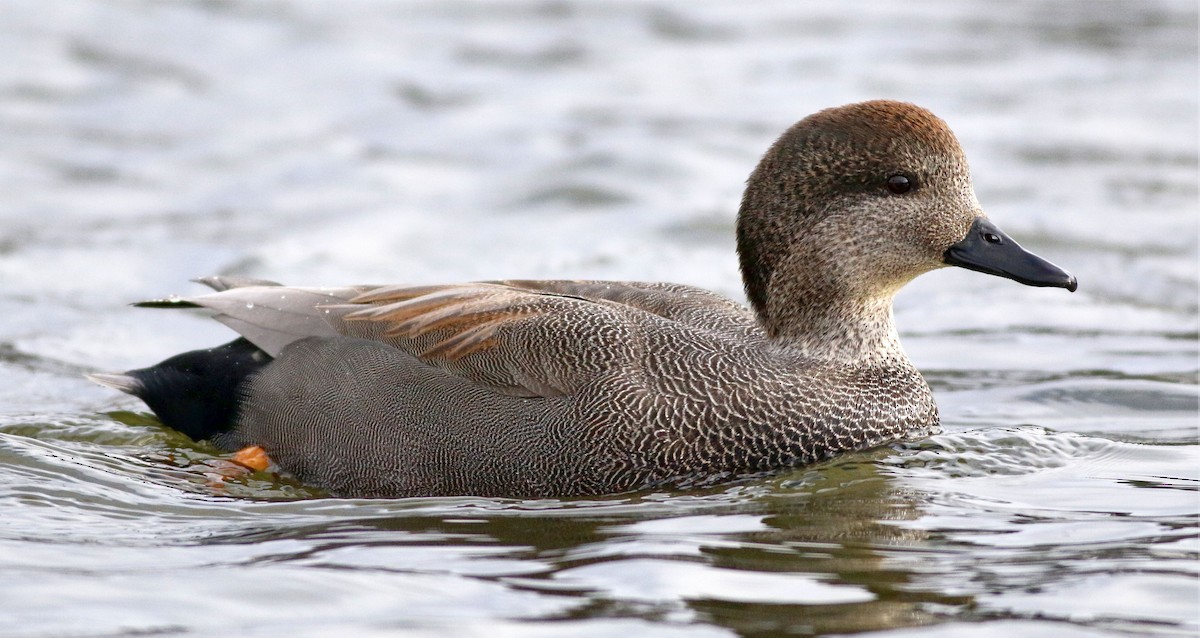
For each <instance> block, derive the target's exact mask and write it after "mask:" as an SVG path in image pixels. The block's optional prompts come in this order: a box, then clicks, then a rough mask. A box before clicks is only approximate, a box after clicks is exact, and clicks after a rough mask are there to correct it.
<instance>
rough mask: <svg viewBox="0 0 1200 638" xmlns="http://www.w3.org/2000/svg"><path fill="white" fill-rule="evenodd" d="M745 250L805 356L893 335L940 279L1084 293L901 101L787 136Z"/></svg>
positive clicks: (767, 310)
mask: <svg viewBox="0 0 1200 638" xmlns="http://www.w3.org/2000/svg"><path fill="white" fill-rule="evenodd" d="M737 239H738V256H739V259H740V261H741V268H742V275H743V278H744V280H745V285H746V292H747V295H748V297H749V299H750V302H751V304H752V306H753V307H754V310H755V312H756V313H757V314H758V317H759V319H760V321H761V322H762V324H763V326H764V327H765V328H766V330H767V332H768V334H770V335H771V336H773V337H779V338H783V339H785V340H787V339H788V338H791V339H793V340H796V341H798V342H802V343H806V344H807V345H806V347H807V348H808V349H819V348H820V347H821V344H822V343H828V342H835V341H837V340H838V339H839V338H841V339H850V340H853V339H860V340H861V339H864V338H865V339H867V340H868V341H869V340H870V339H869V337H870V336H871V334H874V333H883V332H888V333H891V335H892V336H894V328H892V327H891V301H892V298H893V296H894V295H895V293H896V291H898V290H899V289H900V288H901V287H902V286H904V284H906V283H908V282H909V281H911V280H912V279H913V278H914V277H916V276H918V275H920V274H922V273H925V272H928V271H930V270H934V269H936V268H941V267H945V266H960V267H964V268H969V269H971V270H976V271H979V272H984V273H988V274H993V275H999V276H1001V277H1007V278H1009V279H1013V280H1015V281H1018V282H1020V283H1023V284H1026V285H1031V286H1055V287H1060V288H1066V289H1068V290H1071V291H1074V290H1075V288H1076V280H1075V277H1074V276H1072V275H1071V274H1070V273H1068V272H1066V271H1065V270H1063V269H1061V268H1059V267H1058V266H1055V265H1054V264H1051V263H1050V262H1048V261H1046V260H1044V259H1042V258H1040V257H1038V256H1036V255H1034V254H1032V253H1030V252H1028V251H1026V250H1025V249H1023V248H1021V246H1020V245H1018V244H1017V243H1016V242H1015V241H1013V240H1012V239H1011V238H1010V237H1008V236H1007V235H1006V234H1004V233H1003V232H1002V231H1000V229H999V228H997V227H996V226H995V225H994V224H993V223H992V222H991V221H990V220H988V219H987V217H986V216H985V215H984V213H983V210H982V209H981V208H980V205H979V202H978V200H977V199H976V197H975V192H974V189H973V188H972V186H971V177H970V172H969V170H968V167H967V160H966V158H965V157H964V155H963V152H962V149H961V148H960V147H959V144H958V140H957V139H956V138H955V137H954V134H953V133H952V132H951V131H950V128H949V127H948V126H947V125H946V123H945V122H943V121H942V120H941V119H939V118H938V117H936V116H935V115H933V114H932V113H930V112H929V111H927V110H925V109H923V108H921V107H918V106H915V105H913V104H907V103H903V102H894V101H887V100H877V101H871V102H862V103H858V104H851V105H847V106H842V107H837V108H832V109H827V110H824V111H820V112H818V113H815V114H813V115H810V116H809V117H806V118H804V119H803V120H801V121H800V122H798V123H796V124H795V125H794V126H792V127H791V128H790V129H788V130H787V131H786V132H784V134H783V135H782V136H781V137H780V138H779V139H778V140H777V141H776V142H775V143H774V144H773V145H772V146H771V148H770V149H769V150H768V151H767V153H766V155H765V156H764V157H763V158H762V160H761V161H760V162H759V164H758V166H757V167H756V168H755V170H754V172H753V173H752V174H751V175H750V179H749V181H748V182H747V187H746V191H745V195H744V196H743V199H742V204H741V210H740V212H739V215H738V229H737ZM856 326H857V327H856ZM881 338H882V337H881ZM893 340H894V339H893ZM868 347H881V346H879V344H873V345H872V344H868Z"/></svg>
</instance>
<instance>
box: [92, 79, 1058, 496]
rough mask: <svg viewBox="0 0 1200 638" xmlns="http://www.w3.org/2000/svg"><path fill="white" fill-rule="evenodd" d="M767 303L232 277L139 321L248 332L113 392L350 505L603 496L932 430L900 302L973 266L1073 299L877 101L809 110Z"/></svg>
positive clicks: (750, 226) (905, 113) (672, 294)
mask: <svg viewBox="0 0 1200 638" xmlns="http://www.w3.org/2000/svg"><path fill="white" fill-rule="evenodd" d="M737 250H738V256H739V258H740V262H741V270H742V276H743V278H744V281H745V286H746V295H747V297H748V298H749V301H750V308H749V309H747V308H745V307H743V306H742V305H741V304H738V303H735V302H733V301H730V300H728V299H725V298H723V297H721V296H719V295H717V294H714V293H712V292H708V291H706V290H702V289H700V288H694V287H691V286H686V285H680V284H667V283H641V282H616V281H511V280H510V281H490V282H481V283H463V284H448V285H432V286H430V285H426V286H411V285H398V286H349V287H344V288H297V287H289V286H282V285H279V284H276V283H274V282H268V281H261V280H250V279H241V278H231V277H213V278H208V279H204V280H201V282H202V283H205V284H207V285H208V286H210V287H211V288H213V289H215V290H216V291H217V292H216V293H212V294H207V295H202V296H197V297H194V298H188V299H168V300H160V301H152V302H144V303H143V304H139V305H143V306H152V307H183V308H197V307H199V308H205V309H208V310H210V311H213V312H215V316H216V319H217V320H218V321H221V322H222V323H224V324H226V325H227V326H229V327H230V328H232V329H233V330H235V331H237V332H238V333H239V334H240V335H241V338H239V339H237V340H235V341H233V342H232V343H229V344H226V345H224V346H221V347H218V348H213V349H211V350H199V351H194V352H188V353H184V354H181V355H178V356H175V357H172V358H170V359H167V360H165V361H163V362H162V363H159V364H158V365H155V366H152V367H149V368H144V369H140V370H133V371H130V372H126V373H123V374H97V375H92V378H93V379H94V380H96V381H97V382H99V383H102V384H104V385H108V386H111V387H113V388H116V389H119V390H122V391H124V392H128V393H130V394H133V395H136V396H138V397H140V398H141V399H142V400H144V401H145V402H146V404H147V405H149V407H150V408H151V409H152V410H153V411H154V412H155V413H156V414H157V415H158V416H159V418H160V419H161V420H162V421H163V423H164V424H166V425H167V426H169V427H173V428H175V429H178V430H180V431H182V432H184V433H185V434H187V435H189V436H191V437H193V438H195V439H197V440H199V439H210V440H211V441H212V442H213V443H215V444H216V445H217V446H218V447H221V448H223V449H227V450H237V449H241V448H243V447H248V446H258V447H261V448H262V449H264V450H265V451H266V452H267V454H268V455H269V457H270V459H271V460H273V461H274V463H276V464H277V466H278V467H279V468H282V469H283V470H285V471H287V472H289V473H290V474H292V475H294V476H296V477H297V478H298V479H299V480H301V481H303V482H305V483H307V484H311V485H314V486H317V487H321V488H325V489H327V490H328V491H330V492H331V493H333V494H337V495H344V496H425V495H462V494H474V495H486V496H510V497H539V496H570V495H588V494H604V493H613V492H621V491H628V490H635V489H639V488H646V487H652V486H664V485H665V486H687V485H696V484H700V483H708V482H712V481H715V480H721V479H725V478H729V477H736V476H743V475H747V474H751V473H759V472H763V471H767V470H774V469H778V468H786V467H791V466H796V465H801V464H805V463H812V462H814V461H819V460H821V459H826V458H829V457H832V456H834V455H837V454H841V453H843V452H849V451H851V450H861V449H864V448H870V447H874V446H878V445H882V444H886V443H889V442H893V441H896V440H899V439H905V438H914V437H922V436H926V435H928V434H929V433H931V432H936V431H937V430H938V411H937V406H936V405H935V404H934V400H933V394H932V393H931V392H930V389H929V386H928V384H926V382H925V380H924V379H923V378H922V377H921V374H920V373H919V372H918V371H917V369H916V368H915V367H914V366H913V364H912V362H910V361H909V360H908V357H907V356H905V353H904V350H903V348H901V346H900V339H899V335H898V334H897V332H896V326H895V324H894V322H893V319H892V298H893V296H894V295H895V294H896V292H897V291H898V290H900V288H901V287H902V286H904V285H905V284H906V283H908V281H909V280H911V279H913V278H914V277H916V276H917V275H920V274H922V273H924V272H927V271H930V270H934V269H936V268H941V267H943V266H947V265H952V266H961V267H964V268H968V269H971V270H977V271H980V272H984V273H989V274H993V275H999V276H1001V277H1007V278H1009V279H1013V280H1016V281H1018V282H1020V283H1023V284H1027V285H1030V286H1054V287H1059V288H1066V289H1067V290H1071V291H1074V290H1075V288H1076V281H1075V277H1073V276H1072V275H1071V274H1070V273H1068V272H1066V271H1064V270H1062V269H1061V268H1059V267H1057V266H1055V265H1053V264H1051V263H1050V262H1048V261H1046V260H1044V259H1042V258H1040V257H1037V256H1036V255H1033V254H1032V253H1030V252H1027V251H1026V250H1024V249H1022V248H1021V247H1020V246H1019V245H1018V244H1017V243H1016V242H1015V241H1013V240H1012V239H1010V238H1009V237H1008V236H1007V235H1005V234H1004V233H1003V232H1001V231H1000V230H999V229H998V228H997V227H996V226H995V225H993V224H992V222H991V221H989V220H988V219H987V218H986V217H985V216H984V214H983V211H982V210H981V209H980V206H979V203H978V201H977V200H976V198H975V194H974V192H973V190H972V186H971V179H970V175H969V173H968V170H967V162H966V159H965V158H964V157H963V152H962V150H961V149H960V148H959V145H958V141H957V140H956V139H955V137H954V134H953V133H952V132H951V131H950V129H949V128H948V127H947V126H946V124H945V122H943V121H942V120H940V119H938V118H937V117H936V116H934V115H933V114H932V113H930V112H929V111H927V110H925V109H922V108H920V107H917V106H914V105H912V104H906V103H901V102H892V101H872V102H863V103H860V104H851V105H848V106H842V107H838V108H831V109H827V110H824V111H821V112H819V113H816V114H814V115H810V116H809V117H806V118H804V119H803V120H801V121H800V122H798V123H797V124H795V125H794V126H792V127H791V128H790V129H788V130H787V131H786V132H784V134H783V135H782V136H781V137H780V138H779V139H778V140H777V141H776V142H775V143H774V144H773V145H772V146H771V148H770V149H769V150H768V151H767V153H766V155H765V156H764V157H763V158H762V161H761V162H759V164H758V167H757V168H755V169H754V172H753V173H751V175H750V179H749V181H748V183H747V186H746V191H745V195H744V196H743V198H742V202H741V209H740V211H739V214H738V219H737Z"/></svg>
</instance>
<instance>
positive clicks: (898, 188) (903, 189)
mask: <svg viewBox="0 0 1200 638" xmlns="http://www.w3.org/2000/svg"><path fill="white" fill-rule="evenodd" d="M912 188H913V183H912V180H911V179H909V178H908V176H907V175H892V176H891V177H889V178H887V189H888V190H889V191H891V192H892V194H894V195H903V194H905V193H907V192H908V191H910V190H912Z"/></svg>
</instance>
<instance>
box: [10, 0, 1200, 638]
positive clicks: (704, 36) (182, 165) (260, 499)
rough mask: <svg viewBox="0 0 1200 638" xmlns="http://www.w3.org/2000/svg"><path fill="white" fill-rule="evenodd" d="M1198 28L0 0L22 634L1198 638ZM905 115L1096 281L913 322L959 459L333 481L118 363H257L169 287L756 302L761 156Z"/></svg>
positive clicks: (971, 294)
mask: <svg viewBox="0 0 1200 638" xmlns="http://www.w3.org/2000/svg"><path fill="white" fill-rule="evenodd" d="M1196 33H1197V16H1196V7H1195V5H1194V3H1191V2H1184V1H1182V0H1181V1H1176V2H1166V1H1164V2H1150V1H1136V2H1135V1H1129V2H1118V1H1111V2H1103V3H1099V4H1096V3H1076V2H1067V3H1044V2H1010V3H1006V4H1005V8H1004V10H1003V11H998V10H996V6H995V4H994V3H985V2H978V3H973V2H950V1H946V2H933V1H921V2H906V3H890V2H875V1H868V2H859V3H853V4H845V3H830V4H829V5H828V6H819V5H815V4H813V3H790V2H750V3H746V2H742V3H736V4H727V3H685V2H665V1H653V2H631V3H623V2H615V3H603V4H600V3H583V2H566V1H562V2H511V3H503V4H494V3H484V2H478V3H475V2H459V1H453V2H406V3H391V2H371V1H365V0H355V1H351V2H339V3H325V2H317V1H315V0H313V1H311V2H270V1H268V2H241V1H232V0H231V1H199V0H198V1H194V2H186V1H181V2H169V3H164V2H149V1H137V0H128V1H124V2H99V1H94V2H93V1H90V0H80V1H76V2H69V3H67V2H60V3H43V2H37V1H33V0H25V1H21V0H14V1H10V2H6V3H4V4H3V5H2V6H0V42H3V43H5V44H6V45H7V46H5V50H6V52H7V55H5V56H3V57H0V139H2V140H3V141H4V143H3V144H0V192H3V193H4V196H3V198H0V222H2V224H0V283H2V285H0V314H2V315H3V316H4V321H3V322H0V576H2V577H0V635H3V636H9V635H12V636H94V635H95V636H99V635H105V636H107V635H132V634H143V635H144V634H159V635H212V636H217V635H231V634H235V633H236V634H240V635H248V636H276V635H285V634H287V635H301V636H303V635H332V634H338V635H356V636H372V635H416V636H427V635H428V636H433V635H454V636H471V635H481V636H482V635H486V636H506V635H512V636H539V635H545V636H560V635H573V636H575V635H577V636H626V635H637V636H676V635H678V636H733V635H743V636H756V635H786V634H791V635H845V634H863V633H865V634H867V635H886V636H889V637H891V636H921V637H927V636H929V637H933V636H937V637H941V636H1012V635H1021V636H1055V637H1058V636H1066V637H1069V638H1070V637H1075V636H1124V635H1129V634H1147V635H1162V636H1174V635H1180V636H1185V635H1195V634H1196V632H1197V631H1198V630H1200V610H1198V604H1200V587H1198V586H1197V583H1198V581H1197V576H1198V574H1197V572H1198V569H1197V565H1198V562H1197V559H1198V557H1200V538H1198V535H1197V517H1198V515H1200V498H1198V495H1197V489H1198V487H1200V445H1198V440H1197V439H1198V437H1197V410H1198V401H1200V394H1198V392H1197V368H1198V366H1197V357H1198V349H1197V306H1198V294H1197V267H1198V266H1197V246H1198V241H1197V232H1198V220H1200V215H1198V208H1200V207H1198V203H1197V179H1196V178H1197V137H1198V131H1200V129H1198V126H1197V109H1198V104H1197V101H1198V99H1200V98H1198V97H1197V96H1198V94H1200V90H1198V87H1197V77H1198V69H1197V36H1196ZM876 97H890V98H897V99H904V100H910V101H914V102H917V103H920V104H922V105H925V106H927V107H929V108H931V109H933V110H934V111H935V112H937V113H938V114H939V115H941V116H942V117H943V118H945V119H946V120H948V121H949V122H950V124H951V125H952V126H953V127H954V129H955V130H956V132H957V133H958V135H959V137H960V140H961V141H962V143H963V145H964V147H965V148H966V151H967V153H968V156H969V158H970V159H971V162H972V168H973V172H974V175H975V181H976V188H977V191H978V194H979V197H980V200H981V202H982V203H983V205H984V207H985V209H986V210H987V211H988V212H989V214H990V215H991V217H992V218H993V219H994V220H995V221H996V222H997V223H998V224H999V225H1000V226H1001V227H1003V228H1004V229H1005V230H1006V231H1008V232H1009V233H1010V234H1012V235H1013V236H1014V237H1016V238H1018V240H1019V241H1021V242H1022V243H1023V244H1024V245H1026V246H1027V247H1029V248H1031V249H1033V250H1035V251H1037V252H1039V253H1041V254H1043V255H1045V256H1047V257H1048V258H1050V259H1052V260H1053V261H1055V262H1057V263H1059V264H1062V265H1064V266H1066V267H1068V268H1069V269H1070V270H1072V271H1073V272H1074V273H1075V274H1076V275H1077V276H1078V277H1079V280H1080V290H1079V292H1077V293H1075V294H1074V295H1069V294H1067V293H1065V292H1064V291H1061V290H1046V289H1032V288H1026V287H1022V286H1019V285H1016V284H1014V283H1013V282H1009V281H1005V280H1001V279H997V278H989V277H984V276H982V275H979V274H976V273H969V272H965V271H950V270H947V271H940V272H937V273H932V274H930V275H926V276H924V277H922V278H921V279H919V280H918V281H917V282H915V283H914V284H913V285H912V286H911V287H910V288H908V289H906V290H905V291H904V292H903V293H902V294H901V295H900V297H899V298H898V300H897V306H896V316H897V322H898V324H899V327H900V330H901V333H902V336H903V339H904V342H905V345H906V348H907V349H908V351H909V354H910V355H911V356H912V358H913V359H914V360H915V361H916V363H917V364H918V366H919V367H920V368H921V369H922V370H923V372H924V373H925V374H926V376H927V378H928V379H929V381H930V383H931V385H932V386H933V387H934V390H935V392H936V394H937V397H938V401H939V404H940V406H941V411H942V416H943V422H944V426H945V430H946V431H945V433H943V434H940V435H938V436H935V437H933V438H930V439H928V440H925V441H920V442H915V443H911V444H905V445H897V446H893V447H888V448H885V449H881V450H875V451H871V452H866V453H861V454H855V455H850V456H847V457H844V458H842V459H839V460H836V461H833V462H829V463H825V464H821V465H818V466H814V467H809V468H799V469H796V470H794V471H790V472H785V473H781V474H779V475H775V476H770V477H763V478H758V479H750V480H744V481H741V482H737V483H733V484H728V485H721V486H718V487H715V488H711V489H708V490H705V491H681V492H645V493H637V494H631V495H619V496H613V497H608V498H601V499H589V500H566V501H558V500H547V501H512V500H503V499H481V498H465V497H464V498H453V499H400V500H350V499H332V498H326V497H324V496H323V495H321V494H319V493H316V492H313V491H311V490H307V489H306V488H304V487H302V486H299V485H296V484H294V483H291V482H289V481H288V480H286V479H283V478H279V477H273V476H270V475H266V474H259V475H254V476H251V477H248V478H238V479H233V480H225V479H223V478H222V477H221V475H220V471H221V467H222V466H221V462H220V458H219V456H218V455H217V454H216V453H215V450H213V449H212V448H210V447H208V446H206V445H204V444H196V443H192V442H190V441H187V440H186V439H184V438H182V437H180V436H179V435H177V434H174V433H171V432H169V431H167V430H164V429H163V428H161V427H160V426H158V425H157V424H156V423H155V422H154V421H153V419H151V418H149V417H147V416H146V415H145V414H144V412H143V410H144V408H143V407H142V406H141V405H140V404H138V403H137V402H136V401H133V400H130V399H128V398H125V397H121V396H114V394H113V393H112V392H110V391H107V390H105V389H103V388H98V387H95V386H92V385H90V384H88V383H87V382H86V381H84V380H82V378H81V375H82V374H83V373H86V372H90V371H96V370H114V369H115V370H120V369H125V368H129V367H135V366H141V365H145V364H147V363H150V362H153V361H157V360H158V359H161V358H163V357H165V356H167V355H169V354H173V353H175V352H177V351H180V350H183V349H189V348H196V347H206V346H210V345H214V344H217V343H220V342H222V341H224V340H226V339H228V338H229V335H228V333H226V332H225V331H224V329H223V328H222V327H221V326H219V325H216V324H215V323H214V322H211V321H209V320H206V319H204V318H203V317H198V316H192V315H188V314H186V313H170V312H153V311H147V310H135V309H131V308H129V307H127V306H126V305H125V304H126V303H127V302H131V301H136V300H139V299H143V298H148V297H158V296H162V295H166V294H170V293H186V292H194V291H196V288H195V287H194V286H192V285H190V284H187V283H186V280H187V279H189V278H192V277H196V276H201V275H207V274H213V273H222V274H241V275H251V276H258V277H268V278H274V279H282V280H285V281H288V282H290V283H298V284H340V283H348V282H388V281H409V282H438V281H454V280H462V279H478V278H494V277H579V278H615V279H650V280H671V281H680V282H686V283H692V284H697V285H701V286H705V287H707V288H711V289H713V290H717V291H719V292H722V293H724V294H727V295H729V296H731V297H734V298H737V299H741V298H742V296H741V285H740V281H739V276H738V273H737V268H736V259H735V258H734V255H733V240H732V230H733V215H734V212H735V210H736V207H737V202H738V198H739V196H740V192H741V187H742V184H743V182H744V180H745V177H746V175H747V174H748V173H749V170H750V169H751V167H752V166H753V165H754V162H755V161H756V160H757V158H758V157H759V156H760V155H761V153H762V152H763V151H764V150H765V148H766V146H767V145H768V144H769V143H770V142H771V141H772V140H773V139H774V137H775V136H776V135H778V134H779V132H781V131H782V130H783V129H784V128H786V127H787V126H788V125H790V124H791V123H792V122H794V121H795V120H796V119H798V118H799V117H802V116H803V115H805V114H808V113H810V112H812V111H815V110H817V109H820V108H824V107H827V106H832V105H837V104H842V103H846V102H851V101H856V100H861V99H868V98H876Z"/></svg>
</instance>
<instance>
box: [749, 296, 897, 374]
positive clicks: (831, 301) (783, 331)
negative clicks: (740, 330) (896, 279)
mask: <svg viewBox="0 0 1200 638" xmlns="http://www.w3.org/2000/svg"><path fill="white" fill-rule="evenodd" d="M893 296H894V295H893V294H885V295H879V296H852V295H831V294H829V291H819V290H818V291H814V290H802V289H801V290H779V291H773V292H772V294H771V296H770V297H769V299H771V301H770V302H768V304H767V307H766V308H765V309H764V310H765V311H766V312H765V313H764V312H760V313H759V320H760V321H761V322H762V324H763V325H764V326H765V327H766V330H767V333H768V334H769V335H770V336H771V339H772V341H774V342H775V343H777V344H778V345H780V346H781V347H783V348H784V349H786V350H788V351H791V352H794V353H796V354H799V355H801V356H803V357H805V358H812V359H820V360H823V361H831V362H838V363H844V364H860V365H874V364H880V363H883V362H887V361H895V360H897V359H901V360H903V359H905V355H904V350H903V348H902V347H901V345H900V335H899V333H898V332H897V331H896V323H895V320H894V319H893V316H892V297H893Z"/></svg>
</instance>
